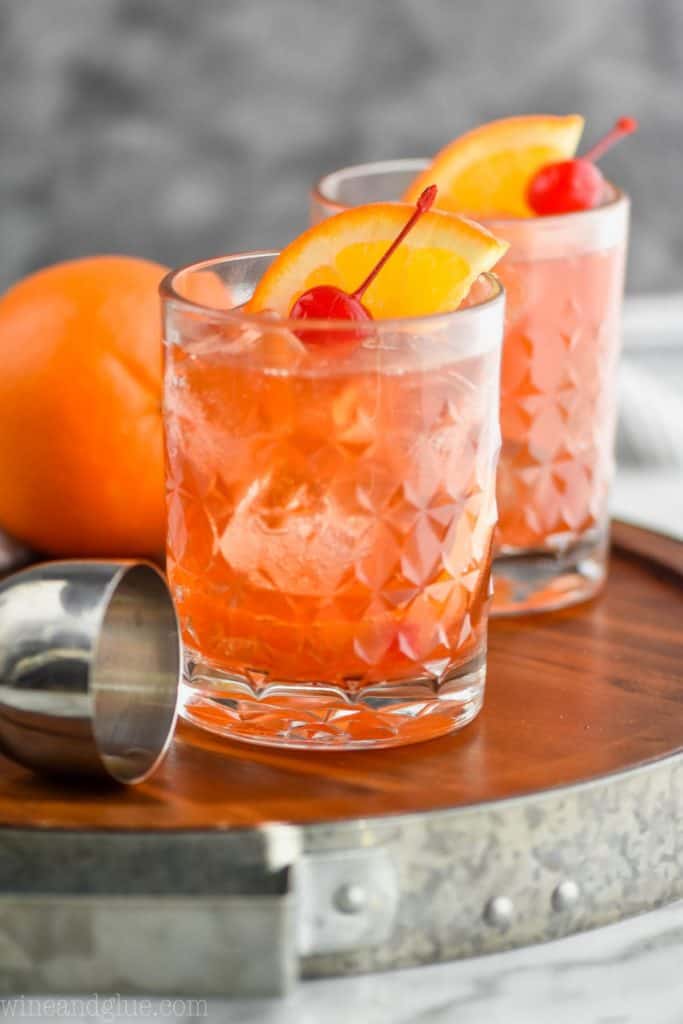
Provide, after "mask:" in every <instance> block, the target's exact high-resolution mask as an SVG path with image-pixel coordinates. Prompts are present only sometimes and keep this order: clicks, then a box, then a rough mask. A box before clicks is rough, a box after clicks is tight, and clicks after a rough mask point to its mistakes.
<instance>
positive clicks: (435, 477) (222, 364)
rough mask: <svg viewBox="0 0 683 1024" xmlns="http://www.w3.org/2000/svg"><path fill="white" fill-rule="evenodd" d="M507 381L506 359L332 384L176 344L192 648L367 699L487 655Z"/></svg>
mask: <svg viewBox="0 0 683 1024" xmlns="http://www.w3.org/2000/svg"><path fill="white" fill-rule="evenodd" d="M413 362H415V360H413ZM497 375H498V368H497V359H496V356H495V355H494V354H493V353H490V354H487V355H480V356H475V357H472V358H470V359H468V360H467V361H466V362H463V361H462V360H461V361H460V362H458V363H457V364H446V365H439V366H436V367H434V368H428V369H425V370H415V369H412V368H410V369H407V370H401V371H400V372H386V373H385V372H378V371H377V370H374V371H369V370H368V371H361V372H357V373H350V372H342V373H328V374H325V375H320V374H317V375H316V374H312V373H311V372H309V371H307V370H305V369H304V370H299V369H295V370H292V369H289V370H287V371H286V372H284V373H282V372H280V373H278V372H267V371H265V370H263V369H260V368H256V369H255V368H254V367H253V365H250V364H249V362H248V361H247V360H244V361H240V359H238V358H227V357H226V356H225V355H222V354H221V351H220V343H219V342H217V343H216V348H215V351H210V350H208V351H203V352H202V354H201V355H196V356H194V355H193V354H192V351H191V349H181V348H179V347H177V346H170V347H169V350H168V354H167V408H166V431H167V478H168V514H169V528H168V572H169V578H170V581H171V584H172V587H173V590H174V593H175V597H176V601H177V606H178V611H179V614H180V619H181V624H182V629H183V635H184V642H185V645H186V649H187V652H188V655H189V657H190V658H191V659H193V660H194V661H195V662H201V663H202V664H203V665H208V666H210V667H211V668H213V669H218V670H219V671H220V673H221V678H222V679H223V680H224V679H225V678H226V676H227V677H228V678H229V679H237V680H240V679H242V680H247V681H248V684H249V687H250V689H251V691H252V692H253V691H254V690H258V689H259V688H262V687H265V686H267V685H268V684H271V683H273V682H285V683H291V682H296V683H303V684H310V683H326V684H332V685H334V686H335V687H336V688H339V689H343V690H344V691H346V692H350V691H353V692H356V691H359V690H361V689H363V688H365V687H367V686H368V685H372V684H375V683H387V682H391V681H392V680H406V679H408V680H411V679H416V678H420V679H424V678H425V677H426V678H428V679H434V680H441V679H443V678H444V677H446V676H447V675H448V672H449V670H450V668H451V667H453V666H458V665H461V664H463V663H465V662H467V661H468V659H471V658H472V657H474V656H476V655H477V654H478V653H480V652H481V651H482V650H483V644H484V631H485V624H486V623H485V620H486V615H485V612H486V609H487V605H488V600H489V570H490V551H491V537H492V532H493V528H494V524H495V515H496V513H495V499H494V486H493V474H494V467H495V460H496V456H497V447H498V444H497V431H496V429H495V426H494V425H493V424H492V423H491V420H492V417H491V414H490V409H491V404H492V403H495V402H496V401H497V379H496V378H497ZM484 424H487V425H489V426H488V427H484V426H483V425H484ZM209 674H210V673H209ZM207 687H208V689H209V690H210V689H211V687H210V684H208V683H207ZM435 725H436V723H435ZM450 727H452V724H451V725H450V726H449V725H448V722H446V724H445V725H444V726H443V728H442V731H446V729H447V728H450ZM368 728H371V726H370V725H368Z"/></svg>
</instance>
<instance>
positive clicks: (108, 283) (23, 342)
mask: <svg viewBox="0 0 683 1024" xmlns="http://www.w3.org/2000/svg"><path fill="white" fill-rule="evenodd" d="M165 272H166V271H165V268H164V267H162V266H160V265H159V264H157V263H151V262H149V261H147V260H142V259H134V258H131V257H128V256H94V257H89V258H86V259H78V260H71V261H68V262H66V263H59V264H56V265H55V266H52V267H48V268H46V269H45V270H40V271H38V272H37V273H35V274H32V275H31V276H30V277H27V278H25V279H24V280H23V281H20V282H19V283H18V284H16V285H14V286H13V287H12V288H10V290H9V291H8V292H7V293H6V294H5V295H4V296H3V297H2V298H0V525H1V526H2V527H4V528H5V529H6V530H7V531H8V532H9V533H11V534H13V535H14V536H15V537H17V538H19V539H20V540H22V541H24V542H25V543H27V544H29V545H30V546H32V547H34V548H36V549H38V550H39V551H45V552H47V553H49V554H52V555H149V556H155V555H158V554H160V553H161V552H162V551H163V548H164V533H165V508H164V464H163V442H162V423H161V391H162V352H161V314H160V305H159V296H158V292H157V288H158V285H159V281H160V280H161V278H162V276H163V275H164V273H165Z"/></svg>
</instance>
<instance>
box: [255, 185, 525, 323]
mask: <svg viewBox="0 0 683 1024" xmlns="http://www.w3.org/2000/svg"><path fill="white" fill-rule="evenodd" d="M412 213H413V210H412V209H411V208H410V207H409V206H406V205H403V204H402V203H376V204H372V205H369V206H357V207H355V208H354V209H352V210H346V211H345V212H344V213H340V214H337V216H336V217H330V218H329V219H328V220H325V221H323V222H322V223H320V224H316V225H315V227H312V228H309V229H308V231H304V233H303V234H302V235H299V237H298V238H296V239H295V240H294V241H293V242H292V243H291V244H290V245H288V246H287V248H286V249H284V250H283V251H282V252H281V253H280V255H279V256H278V258H277V259H276V260H275V261H274V262H273V263H272V264H271V265H270V267H269V268H268V270H267V271H266V272H265V274H264V275H263V277H262V278H261V280H260V282H259V284H258V286H257V288H256V291H255V292H254V295H253V296H252V299H251V301H250V302H249V304H248V307H247V308H248V310H249V311H250V312H261V311H263V310H266V309H270V310H275V311H276V312H277V313H279V314H280V315H281V316H284V317H286V316H288V315H289V312H290V310H291V308H292V306H293V305H294V303H295V302H296V300H297V299H298V298H299V296H300V295H301V294H302V293H303V292H305V291H307V290H308V289H309V288H313V287H314V286H316V285H323V284H324V285H334V286H336V287H337V288H341V289H343V290H344V291H346V292H348V293H351V292H353V291H354V289H356V288H357V287H358V286H359V285H360V283H361V282H362V281H363V280H364V279H365V277H366V276H367V275H368V274H369V273H370V271H371V270H372V268H373V267H374V266H375V265H376V264H377V262H378V261H379V259H380V258H381V256H382V255H383V254H384V252H385V251H386V249H387V248H388V246H389V245H390V244H391V242H392V241H393V240H394V238H395V237H396V235H397V233H398V232H399V231H400V230H401V228H402V227H403V226H404V225H405V223H406V221H407V219H408V218H409V217H410V216H411V214H412ZM506 249H507V243H506V242H502V241H500V240H499V239H497V238H495V237H494V236H493V235H492V234H491V233H490V232H489V231H487V230H486V229H485V228H482V227H480V226H479V225H478V224H474V223H472V222H471V221H469V220H467V219H465V218H464V217H455V216H453V215H451V214H446V213H440V212H433V211H430V212H429V213H425V214H424V215H423V216H422V217H421V218H420V220H419V222H418V223H417V224H416V225H415V227H414V229H413V230H412V231H411V233H410V235H409V236H408V238H407V239H406V240H405V241H404V242H403V243H402V244H401V245H400V247H399V248H398V249H397V250H396V251H395V252H394V253H393V254H392V255H391V257H390V258H389V260H388V261H387V263H386V265H385V266H384V267H383V268H382V270H381V272H380V273H379V274H378V275H377V277H376V278H375V280H374V281H373V282H372V284H371V285H370V286H369V288H368V290H367V292H366V293H365V294H364V296H363V303H364V305H365V306H366V307H367V309H369V311H370V313H371V314H372V316H373V317H374V318H375V319H392V318H394V317H412V316H428V315H430V314H432V313H444V312H447V311H449V310H453V309H457V307H458V306H459V305H460V303H461V302H462V300H463V299H464V298H465V296H466V295H467V293H468V292H469V290H470V288H471V286H472V284H473V282H474V281H475V280H476V279H477V277H479V275H480V274H482V273H484V271H487V270H490V269H491V267H493V266H494V264H495V263H496V262H497V261H498V260H499V259H500V257H501V256H502V255H503V253H504V252H505V251H506Z"/></svg>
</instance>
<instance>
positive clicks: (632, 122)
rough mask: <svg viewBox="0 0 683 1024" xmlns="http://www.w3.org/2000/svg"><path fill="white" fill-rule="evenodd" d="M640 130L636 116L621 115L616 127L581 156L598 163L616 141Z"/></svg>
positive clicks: (583, 158)
mask: <svg viewBox="0 0 683 1024" xmlns="http://www.w3.org/2000/svg"><path fill="white" fill-rule="evenodd" d="M637 130H638V122H637V121H636V119H635V117H620V118H619V120H618V121H617V123H616V124H615V126H614V128H612V130H611V131H610V132H607V135H605V137H604V138H602V139H600V141H599V142H596V143H595V145H594V146H593V147H592V148H591V149H589V150H588V152H587V153H584V155H583V156H582V157H581V159H582V160H589V161H590V162H591V163H596V161H598V160H599V159H600V157H601V156H603V155H604V154H605V153H606V152H607V150H608V149H611V148H612V146H613V145H614V144H615V142H618V141H619V139H623V138H624V136H626V135H632V134H633V132H635V131H637Z"/></svg>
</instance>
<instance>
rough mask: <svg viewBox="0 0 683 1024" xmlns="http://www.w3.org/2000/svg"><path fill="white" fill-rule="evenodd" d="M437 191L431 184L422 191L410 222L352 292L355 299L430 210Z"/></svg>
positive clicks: (368, 285) (359, 296)
mask: <svg viewBox="0 0 683 1024" xmlns="http://www.w3.org/2000/svg"><path fill="white" fill-rule="evenodd" d="M436 193H437V187H436V185H429V187H428V188H426V189H425V190H424V192H423V193H422V195H421V196H420V198H419V199H418V201H417V203H416V204H415V210H414V212H413V214H412V216H411V217H410V220H408V222H407V223H406V224H405V225H404V227H403V228H402V229H401V231H400V232H399V234H398V235H397V236H396V238H395V239H394V240H393V242H392V243H391V245H390V246H389V248H388V249H387V251H386V252H385V253H384V256H382V258H381V260H380V261H379V263H378V264H377V265H376V266H375V267H374V268H373V269H372V270H371V271H370V273H369V274H368V276H367V277H366V278H365V280H364V281H363V283H362V284H361V285H360V287H358V288H356V290H355V292H352V293H351V295H352V297H353V298H354V299H359V300H360V298H361V296H362V295H363V292H365V291H367V289H368V288H369V287H370V285H371V284H372V282H373V281H374V280H375V278H376V277H377V275H378V274H379V272H380V270H381V269H382V267H383V266H384V264H385V263H386V262H387V260H388V259H389V257H390V256H391V255H392V253H393V252H394V251H395V250H396V249H397V248H398V246H399V245H400V244H401V242H402V241H403V239H404V238H405V237H406V235H407V234H408V232H409V231H412V229H413V227H414V226H415V224H416V223H417V221H418V220H419V219H420V217H421V216H422V214H423V213H426V212H427V210H429V208H430V207H431V206H432V205H433V204H434V200H435V199H436Z"/></svg>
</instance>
